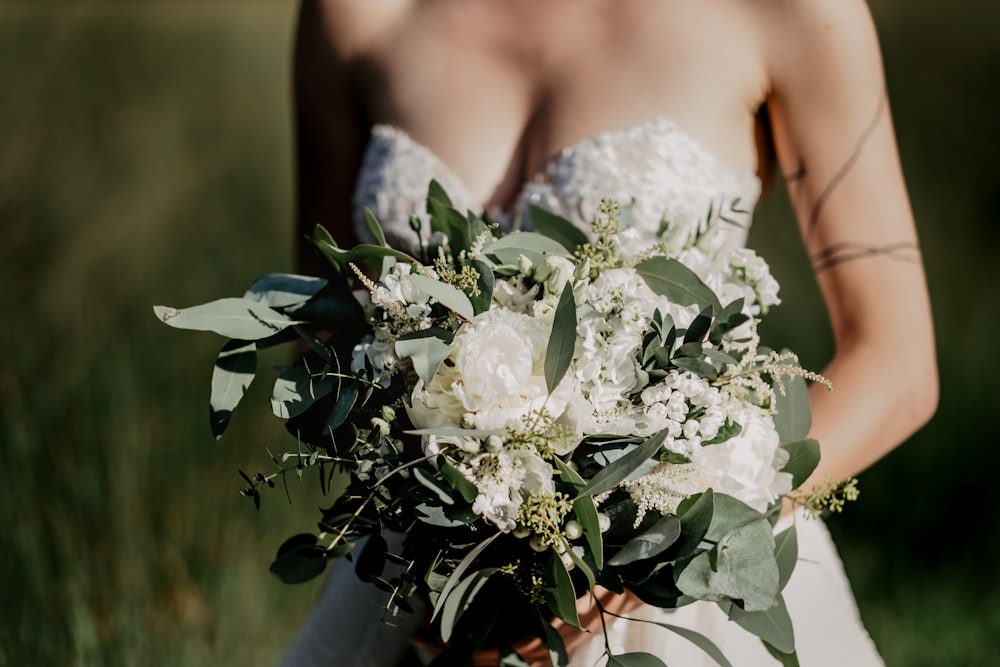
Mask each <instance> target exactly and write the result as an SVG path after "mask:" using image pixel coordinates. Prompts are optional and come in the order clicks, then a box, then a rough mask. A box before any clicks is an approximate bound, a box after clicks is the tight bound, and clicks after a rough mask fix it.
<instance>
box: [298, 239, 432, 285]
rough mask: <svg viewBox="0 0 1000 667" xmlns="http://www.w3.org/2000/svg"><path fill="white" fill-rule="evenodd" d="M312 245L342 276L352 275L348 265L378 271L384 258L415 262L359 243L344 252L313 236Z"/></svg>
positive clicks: (335, 245)
mask: <svg viewBox="0 0 1000 667" xmlns="http://www.w3.org/2000/svg"><path fill="white" fill-rule="evenodd" d="M327 234H329V232H327ZM313 245H315V246H316V249H317V250H319V252H320V254H321V255H322V256H323V258H324V259H326V261H327V262H329V263H330V264H331V265H332V266H333V267H335V268H336V269H337V270H338V271H339V272H340V273H341V274H342V275H352V273H353V272H352V271H351V269H350V267H349V265H350V264H358V265H362V266H368V267H371V268H372V269H375V270H378V269H379V268H380V266H381V262H382V259H383V258H384V257H393V258H395V259H397V260H399V261H401V262H416V261H417V260H416V259H415V258H414V257H412V256H410V255H408V254H406V253H405V252H402V251H400V250H396V249H394V248H384V247H382V246H378V245H372V244H369V243H361V244H359V245H356V246H354V247H353V248H351V249H350V250H345V249H344V248H341V247H340V246H338V245H337V244H336V243H333V242H331V241H327V240H326V239H325V238H316V234H314V235H313Z"/></svg>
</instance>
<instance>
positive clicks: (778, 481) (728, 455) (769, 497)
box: [694, 405, 792, 512]
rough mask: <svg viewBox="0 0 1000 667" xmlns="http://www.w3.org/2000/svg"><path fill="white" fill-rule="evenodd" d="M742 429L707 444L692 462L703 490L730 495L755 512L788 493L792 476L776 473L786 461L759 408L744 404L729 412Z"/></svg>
mask: <svg viewBox="0 0 1000 667" xmlns="http://www.w3.org/2000/svg"><path fill="white" fill-rule="evenodd" d="M729 414H730V417H732V418H733V419H734V421H736V422H738V423H739V424H740V425H741V426H742V427H743V430H742V431H741V432H740V434H739V435H736V436H734V437H732V438H730V439H729V440H726V441H725V442H723V443H720V444H717V445H708V446H705V447H702V448H701V449H700V450H699V451H698V455H697V456H696V457H695V459H694V464H695V467H696V468H697V470H698V477H699V481H700V485H701V487H702V488H703V489H705V488H709V487H711V488H712V489H713V490H715V491H718V492H720V493H725V494H727V495H730V496H733V497H734V498H736V499H738V500H741V501H743V502H744V503H746V504H747V505H749V506H750V507H752V508H754V509H755V510H757V511H759V512H763V511H764V510H766V509H767V506H768V504H769V503H771V502H772V501H774V500H775V499H777V498H778V496H781V495H784V494H786V493H788V492H790V491H791V490H792V476H791V475H790V474H789V473H786V472H779V470H780V468H781V467H782V466H784V465H785V463H787V462H788V451H787V450H786V449H784V448H782V447H781V446H780V439H779V437H778V432H777V430H775V428H774V420H773V419H772V418H771V417H770V415H768V414H767V413H766V412H764V411H763V410H761V409H760V408H757V407H754V406H751V405H745V406H743V408H742V409H740V410H735V411H729Z"/></svg>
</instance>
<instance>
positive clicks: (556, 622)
mask: <svg viewBox="0 0 1000 667" xmlns="http://www.w3.org/2000/svg"><path fill="white" fill-rule="evenodd" d="M595 593H596V598H597V600H596V602H595V601H594V599H593V598H592V597H591V596H590V595H586V596H584V597H582V598H580V599H579V600H577V602H576V611H577V614H579V616H580V626H581V627H582V628H583V629H580V628H575V627H573V626H572V625H569V624H567V623H566V622H565V621H563V620H561V619H559V618H555V619H553V620H552V627H553V628H555V630H556V631H557V632H558V633H559V634H560V636H562V639H563V643H564V644H565V645H566V651H567V652H568V653H569V654H571V655H572V653H573V651H574V650H576V649H578V648H579V647H581V646H583V644H585V643H586V642H588V641H590V640H591V639H593V638H594V636H595V635H598V636H599V635H601V634H603V633H604V626H603V623H602V621H601V609H602V608H603V609H604V611H605V612H609V613H610V614H625V613H627V612H629V611H631V610H632V609H635V608H636V607H638V606H639V605H640V604H641V602H640V600H639V599H638V598H637V597H635V596H634V595H632V594H631V593H629V592H627V591H626V592H625V593H623V594H621V595H619V594H617V593H612V592H611V591H609V590H608V589H606V588H602V587H601V586H597V587H596V588H595ZM605 622H607V621H605ZM413 642H414V643H415V644H417V645H419V646H423V647H424V648H427V649H429V650H431V651H434V652H439V651H442V650H444V648H445V647H444V645H443V644H442V643H441V642H440V641H439V640H438V641H435V640H431V639H429V638H428V637H427V636H426V635H421V634H419V633H418V634H416V635H414V637H413ZM511 648H512V649H514V651H516V652H517V654H518V655H519V656H521V658H522V659H523V660H524V661H525V662H527V663H528V664H530V665H531V666H532V667H547V666H548V665H550V664H552V663H551V660H550V658H549V651H548V649H547V648H546V647H545V645H544V644H542V640H541V638H539V637H532V636H525V637H524V638H523V639H520V640H518V641H515V642H513V644H512V645H511ZM499 662H500V652H499V651H498V650H497V649H496V648H490V649H481V650H479V651H476V653H475V654H474V655H473V659H472V664H473V665H475V666H476V667H496V665H497V664H498V663H499Z"/></svg>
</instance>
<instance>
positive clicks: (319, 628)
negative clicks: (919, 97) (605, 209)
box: [285, 118, 883, 667]
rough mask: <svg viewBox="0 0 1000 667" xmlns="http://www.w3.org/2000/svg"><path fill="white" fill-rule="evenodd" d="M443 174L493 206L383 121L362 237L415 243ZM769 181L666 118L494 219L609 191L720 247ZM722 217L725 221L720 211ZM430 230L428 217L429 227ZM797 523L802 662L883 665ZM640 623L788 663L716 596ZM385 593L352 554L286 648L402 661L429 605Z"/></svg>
mask: <svg viewBox="0 0 1000 667" xmlns="http://www.w3.org/2000/svg"><path fill="white" fill-rule="evenodd" d="M432 178H434V179H437V180H438V182H440V183H441V184H442V186H443V187H444V188H445V190H446V191H447V192H448V194H449V196H450V197H451V199H452V201H453V203H454V205H455V207H456V208H459V209H460V210H463V211H464V210H466V209H471V210H477V209H481V206H478V205H477V203H476V202H473V201H470V197H469V195H468V194H467V192H466V191H465V188H464V187H463V184H462V181H461V179H460V178H459V177H458V176H457V175H456V174H454V173H452V172H451V171H450V170H449V169H448V167H447V165H445V164H444V163H442V162H441V160H440V159H438V158H437V157H436V156H435V155H434V154H433V153H432V152H431V151H430V150H428V149H427V148H425V147H423V146H421V145H420V144H418V143H416V142H415V141H413V140H412V139H410V138H409V137H408V136H407V135H406V134H404V133H403V132H400V131H399V130H396V129H394V128H391V127H388V126H384V125H380V126H376V127H375V128H374V129H373V133H372V138H371V141H370V143H369V145H368V148H367V151H366V154H365V158H364V161H363V163H362V167H361V172H360V174H359V180H358V184H357V189H356V191H355V206H356V211H355V212H356V215H355V220H356V221H357V228H358V234H359V235H360V236H361V238H365V237H368V236H369V233H368V231H367V228H366V227H365V224H364V222H363V219H364V217H363V215H362V212H363V209H364V207H367V208H369V209H371V211H372V212H373V213H375V215H376V217H377V218H378V219H379V221H380V222H381V224H382V226H383V229H384V231H385V234H386V237H387V239H388V240H389V242H390V244H392V245H394V246H396V247H400V246H402V247H407V246H413V245H414V243H415V241H416V237H415V236H414V232H413V231H412V230H411V228H410V225H409V217H410V214H411V213H417V214H418V215H421V216H422V215H423V210H424V200H425V198H426V195H427V185H428V182H429V181H430V179H432ZM759 195H760V182H759V180H758V178H757V176H756V175H755V174H754V173H753V172H751V171H736V170H734V169H732V168H730V167H729V166H727V165H725V164H724V163H722V162H721V161H720V160H718V159H717V158H716V157H715V156H713V155H712V154H711V153H709V152H708V151H706V150H705V149H704V148H702V147H701V146H700V145H699V144H698V142H697V141H695V140H694V139H693V138H691V137H690V136H689V135H687V134H685V133H684V132H683V131H681V130H680V129H679V128H678V127H677V126H676V124H674V123H673V122H671V121H669V120H666V119H663V118H654V119H651V120H648V121H645V122H642V123H638V124H636V125H632V126H629V127H626V128H622V129H619V130H613V131H608V132H603V133H601V134H599V135H596V136H594V137H591V138H588V139H585V140H583V141H581V142H579V143H577V144H574V145H573V146H570V147H568V148H566V149H564V150H563V151H562V152H561V153H560V154H559V155H558V156H556V158H555V159H553V160H552V161H550V162H549V163H548V165H547V166H546V168H545V169H544V170H543V172H542V173H539V174H538V175H537V176H536V177H535V178H534V179H532V180H531V181H530V182H528V183H527V184H525V186H524V187H523V189H522V191H521V194H520V196H519V197H518V200H517V203H516V205H515V206H514V207H513V210H512V211H509V212H501V211H489V212H488V213H489V214H490V219H491V220H493V221H497V222H500V223H501V225H502V226H504V225H506V226H509V225H511V224H513V223H514V221H516V220H523V219H524V214H525V213H526V211H527V208H528V206H529V205H530V204H537V205H539V206H543V207H545V208H548V209H550V210H552V211H554V212H557V213H559V214H561V215H563V216H565V217H566V218H568V219H570V220H572V221H574V222H576V223H577V224H579V225H581V227H583V229H584V230H585V231H589V223H590V221H591V220H592V219H593V218H594V215H595V213H596V211H597V206H598V204H599V203H600V201H601V199H602V198H612V199H615V200H617V201H619V202H623V203H628V202H631V203H632V207H631V225H632V226H633V228H634V230H635V232H634V233H635V234H638V235H639V237H641V238H645V239H649V240H652V239H653V238H654V237H656V236H657V235H658V234H659V233H660V232H661V231H662V229H661V221H664V220H667V221H669V222H670V230H669V232H668V234H669V235H670V236H671V237H672V238H673V239H674V241H675V242H678V239H680V241H679V242H680V243H681V244H683V238H684V237H685V236H690V235H692V234H695V233H696V232H698V231H699V230H700V231H701V232H704V229H705V226H706V222H708V223H709V224H711V223H712V220H710V219H708V215H709V211H712V212H713V213H712V215H714V216H716V217H718V216H719V215H720V213H719V212H720V210H721V211H723V215H724V217H725V218H726V221H725V224H719V225H715V227H714V228H715V229H717V230H720V231H719V232H718V234H716V237H715V238H714V239H713V240H711V243H713V244H714V245H715V248H714V249H715V250H720V249H722V248H732V247H738V246H742V245H743V244H744V243H745V242H746V235H747V231H748V228H749V225H750V218H751V215H752V210H753V207H754V205H755V204H756V202H757V199H758V197H759ZM715 222H718V220H716V221H715ZM423 231H424V233H425V234H426V233H427V231H428V230H427V225H424V230H423ZM792 520H795V521H796V527H797V531H798V537H799V562H798V564H797V566H796V569H795V572H794V574H793V575H792V578H791V580H790V581H789V583H788V585H787V587H786V589H785V593H784V595H785V600H786V603H787V605H788V609H789V611H790V614H791V616H792V620H793V623H794V629H795V643H796V647H797V649H798V656H799V662H800V664H801V665H802V667H871V666H877V665H882V664H883V662H882V660H881V658H880V657H879V655H878V652H877V651H876V649H875V646H874V644H873V642H872V641H871V639H870V637H869V636H868V633H867V632H866V631H865V629H864V626H863V625H862V623H861V619H860V617H859V615H858V610H857V607H856V605H855V602H854V597H853V594H852V593H851V589H850V585H849V583H848V581H847V579H846V577H845V575H844V571H843V567H842V565H841V562H840V559H839V557H838V556H837V552H836V549H835V547H834V545H833V543H832V541H831V540H830V535H829V533H828V532H827V530H826V527H825V526H824V524H823V522H822V521H820V520H809V519H805V518H803V517H795V518H794V519H793V517H790V516H789V517H785V518H784V519H782V523H784V524H787V523H789V522H790V521H792ZM630 616H632V617H634V618H641V619H645V620H653V621H661V622H666V623H671V624H674V625H680V626H684V627H687V628H691V629H693V630H697V631H698V632H701V633H702V634H705V635H707V636H708V637H710V638H711V639H712V640H713V641H714V642H715V643H716V644H717V645H718V646H719V648H721V649H722V651H723V653H724V654H725V655H726V656H727V657H728V658H729V660H730V661H731V662H732V663H733V665H734V666H735V667H764V666H776V665H779V663H778V661H777V660H775V659H774V658H772V657H771V656H770V655H769V654H768V653H767V651H766V650H765V649H764V648H763V645H762V644H761V642H760V640H758V639H757V638H756V637H755V636H753V635H751V634H749V633H748V632H746V631H744V630H743V629H742V628H740V627H739V626H737V625H736V624H735V623H731V622H729V621H728V620H727V618H726V616H725V615H724V614H723V613H722V612H721V611H720V610H719V608H718V607H717V606H716V605H714V604H711V603H695V604H692V605H689V606H686V607H683V608H681V609H679V610H676V611H673V612H667V611H663V610H660V609H656V608H653V607H649V606H644V607H641V608H639V609H638V610H635V611H634V612H632V613H631V614H630ZM381 618H382V607H381V602H380V594H379V593H378V592H377V591H376V590H375V589H374V587H372V586H369V585H366V584H362V583H361V582H360V581H359V580H358V579H357V577H356V576H355V575H354V573H353V571H352V568H351V567H350V566H349V565H348V564H346V563H344V564H340V565H338V566H337V567H336V568H335V571H334V572H333V574H332V575H331V577H330V581H329V582H328V583H327V585H326V587H325V589H324V592H323V595H322V598H321V600H320V602H319V604H318V606H317V608H316V610H315V611H314V612H313V614H312V615H311V616H310V618H309V620H308V621H307V623H306V624H305V626H304V627H303V629H302V631H301V633H300V635H299V637H298V639H297V640H296V642H295V643H294V644H293V646H292V648H291V650H290V652H289V654H288V655H287V657H286V660H285V665H288V666H289V667H293V666H294V667H395V665H396V664H397V662H398V661H399V659H400V657H401V656H402V655H403V654H404V653H405V652H406V650H407V647H408V637H409V635H410V633H411V632H412V631H413V630H414V629H415V628H416V627H417V626H418V625H419V624H420V623H421V621H422V620H423V618H422V616H421V614H419V613H418V614H413V615H409V616H404V617H402V618H399V619H396V621H395V622H396V623H397V625H387V624H384V623H381V622H380V620H381ZM608 631H609V639H610V644H611V647H612V650H613V652H615V653H624V652H637V651H642V652H647V653H652V654H655V655H656V656H658V657H660V658H661V659H662V660H663V661H664V662H666V663H667V664H668V665H670V666H671V667H700V666H702V665H705V666H706V667H707V666H709V665H714V664H715V662H714V661H713V660H712V659H711V658H710V657H708V656H707V655H706V654H704V653H703V652H702V651H701V650H700V649H698V648H696V647H695V646H694V645H692V644H690V643H689V642H687V640H685V639H683V638H681V637H679V636H677V635H675V634H673V633H671V632H670V631H668V630H665V629H662V628H660V627H658V626H656V625H653V624H651V623H642V622H636V621H627V620H615V621H613V622H611V623H609V626H608ZM603 655H604V641H603V637H601V636H599V635H598V636H595V637H594V639H593V640H592V641H590V642H589V643H588V644H586V645H584V646H583V647H581V648H580V649H579V650H577V651H576V652H575V653H574V654H573V655H572V660H571V663H572V664H573V665H574V666H576V665H579V666H580V667H590V666H592V665H597V664H603V660H602V656H603Z"/></svg>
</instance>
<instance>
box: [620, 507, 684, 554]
mask: <svg viewBox="0 0 1000 667" xmlns="http://www.w3.org/2000/svg"><path fill="white" fill-rule="evenodd" d="M680 535H681V522H680V519H678V518H677V517H675V516H673V515H667V516H665V517H663V518H661V519H660V520H659V521H657V522H656V523H654V524H653V525H652V526H651V527H650V528H649V529H647V530H645V531H643V532H642V533H640V534H639V535H636V536H635V537H633V538H632V539H631V540H630V541H629V542H628V544H626V545H625V546H624V547H622V550H621V551H619V552H618V553H616V554H615V555H614V556H612V557H611V558H609V559H608V565H615V566H621V565H627V564H629V563H634V562H635V561H639V560H646V559H647V558H652V557H653V556H657V555H659V554H661V553H663V552H664V551H666V550H667V548H668V547H669V546H670V545H672V544H673V543H674V542H676V541H677V538H678V537H680Z"/></svg>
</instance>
